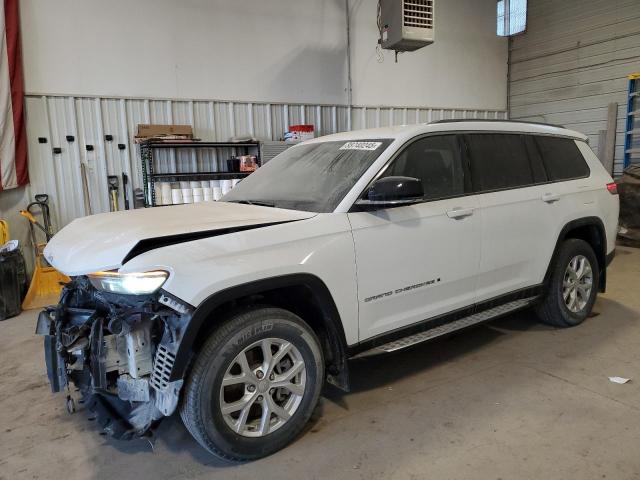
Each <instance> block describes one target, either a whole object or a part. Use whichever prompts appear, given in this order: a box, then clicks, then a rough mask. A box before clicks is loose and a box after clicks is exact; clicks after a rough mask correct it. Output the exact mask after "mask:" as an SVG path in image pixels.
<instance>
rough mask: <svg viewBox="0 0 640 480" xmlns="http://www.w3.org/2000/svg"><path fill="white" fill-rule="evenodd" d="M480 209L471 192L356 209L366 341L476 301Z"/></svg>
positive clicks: (360, 300)
mask: <svg viewBox="0 0 640 480" xmlns="http://www.w3.org/2000/svg"><path fill="white" fill-rule="evenodd" d="M477 209H478V203H477V198H476V197H475V196H467V197H461V198H454V199H447V200H439V201H432V202H426V203H421V204H417V205H412V206H407V207H399V208H391V209H385V210H380V211H376V212H356V213H349V221H350V222H351V227H352V229H353V238H354V242H355V250H356V265H357V274H358V303H359V311H360V313H359V318H360V340H361V341H362V340H364V339H366V338H369V337H372V336H375V335H379V334H382V333H385V332H388V331H391V330H394V329H396V328H401V327H404V326H407V325H410V324H412V323H416V322H420V321H422V320H425V319H427V318H430V317H434V316H437V315H440V314H443V313H447V312H449V311H452V310H455V309H457V308H461V307H465V306H469V305H472V304H473V303H474V302H475V282H476V274H477V271H478V267H479V263H480V237H479V234H480V223H479V222H480V218H479V215H478V214H477Z"/></svg>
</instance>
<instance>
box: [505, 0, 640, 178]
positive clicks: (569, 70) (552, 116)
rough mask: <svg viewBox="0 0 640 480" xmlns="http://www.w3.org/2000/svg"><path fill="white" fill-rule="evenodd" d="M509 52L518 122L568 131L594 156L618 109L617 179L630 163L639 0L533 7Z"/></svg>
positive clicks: (639, 59)
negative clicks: (614, 106)
mask: <svg viewBox="0 0 640 480" xmlns="http://www.w3.org/2000/svg"><path fill="white" fill-rule="evenodd" d="M527 23H528V24H527V31H526V33H524V34H522V35H518V36H515V37H513V38H512V41H511V42H510V47H509V73H510V81H509V116H510V118H511V119H523V120H531V121H540V122H548V123H554V124H560V125H564V126H566V127H567V128H571V129H574V130H577V131H579V132H582V133H584V134H586V135H588V136H589V143H590V145H591V147H592V148H593V150H594V151H595V152H598V150H599V145H598V141H599V132H600V131H601V130H606V128H607V108H608V105H609V104H610V103H612V102H617V103H618V116H617V126H616V148H615V158H614V173H615V174H616V175H619V174H620V173H621V171H622V165H623V161H624V133H625V121H626V115H627V89H628V79H627V75H628V74H630V73H633V72H638V71H640V47H639V46H638V45H640V0H564V1H562V2H559V1H553V0H529V16H528V21H527Z"/></svg>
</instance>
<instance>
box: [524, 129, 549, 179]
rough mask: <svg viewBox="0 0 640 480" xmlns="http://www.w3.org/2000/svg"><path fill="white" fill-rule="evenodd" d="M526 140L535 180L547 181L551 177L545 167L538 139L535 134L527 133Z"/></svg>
mask: <svg viewBox="0 0 640 480" xmlns="http://www.w3.org/2000/svg"><path fill="white" fill-rule="evenodd" d="M524 142H525V144H526V145H527V152H528V153H529V161H530V162H531V171H532V172H533V181H534V182H535V183H547V182H548V181H549V177H548V176H547V171H546V170H545V168H544V163H543V161H542V156H541V155H540V150H539V149H538V146H537V145H536V139H535V137H534V136H533V135H525V137H524Z"/></svg>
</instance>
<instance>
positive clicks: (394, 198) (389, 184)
mask: <svg viewBox="0 0 640 480" xmlns="http://www.w3.org/2000/svg"><path fill="white" fill-rule="evenodd" d="M423 198H424V189H423V187H422V182H421V181H420V180H419V179H417V178H412V177H385V178H380V179H378V180H376V181H375V182H374V184H373V185H371V186H370V187H369V189H368V190H367V191H366V192H365V193H364V195H363V197H362V198H361V199H360V200H358V201H357V202H356V205H358V206H362V207H371V206H377V207H399V206H402V205H410V204H412V203H416V202H420V201H422V200H423Z"/></svg>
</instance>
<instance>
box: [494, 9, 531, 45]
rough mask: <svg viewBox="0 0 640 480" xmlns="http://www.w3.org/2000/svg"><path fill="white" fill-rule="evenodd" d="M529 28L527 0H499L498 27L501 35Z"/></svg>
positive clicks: (520, 31) (514, 33)
mask: <svg viewBox="0 0 640 480" xmlns="http://www.w3.org/2000/svg"><path fill="white" fill-rule="evenodd" d="M526 29H527V0H498V29H497V33H498V35H499V36H501V37H508V36H510V35H516V34H517V33H522V32H524V31H525V30H526Z"/></svg>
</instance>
